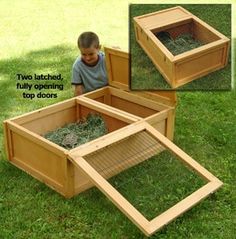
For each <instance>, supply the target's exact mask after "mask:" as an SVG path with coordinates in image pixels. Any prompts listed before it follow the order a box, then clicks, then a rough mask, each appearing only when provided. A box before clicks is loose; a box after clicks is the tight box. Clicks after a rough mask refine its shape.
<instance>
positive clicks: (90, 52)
mask: <svg viewBox="0 0 236 239" xmlns="http://www.w3.org/2000/svg"><path fill="white" fill-rule="evenodd" d="M99 49H100V48H99V47H94V46H91V47H89V48H82V47H81V48H80V52H81V58H82V60H83V61H85V63H87V64H88V65H94V64H95V63H96V62H97V60H98V52H99Z"/></svg>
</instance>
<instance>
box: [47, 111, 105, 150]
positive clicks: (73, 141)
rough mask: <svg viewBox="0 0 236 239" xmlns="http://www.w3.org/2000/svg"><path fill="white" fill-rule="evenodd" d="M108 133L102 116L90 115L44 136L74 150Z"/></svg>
mask: <svg viewBox="0 0 236 239" xmlns="http://www.w3.org/2000/svg"><path fill="white" fill-rule="evenodd" d="M107 132H108V129H107V126H106V124H105V121H104V119H103V118H102V116H101V115H99V114H92V113H90V114H88V116H87V117H86V118H82V119H80V120H79V121H78V122H76V123H70V124H66V125H64V126H63V127H61V128H58V129H56V130H54V131H50V132H48V133H46V134H45V135H43V136H44V138H46V139H48V140H50V141H52V142H53V143H56V144H58V145H60V146H62V147H64V148H66V149H73V148H75V147H77V146H79V145H81V144H84V143H87V142H89V141H91V140H93V139H96V138H98V137H101V136H103V135H105V134H106V133H107Z"/></svg>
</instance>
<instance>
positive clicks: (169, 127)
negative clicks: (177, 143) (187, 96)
mask: <svg viewBox="0 0 236 239" xmlns="http://www.w3.org/2000/svg"><path fill="white" fill-rule="evenodd" d="M174 127H175V109H172V110H169V111H168V117H167V122H166V137H167V138H168V139H169V140H171V141H173V139H174Z"/></svg>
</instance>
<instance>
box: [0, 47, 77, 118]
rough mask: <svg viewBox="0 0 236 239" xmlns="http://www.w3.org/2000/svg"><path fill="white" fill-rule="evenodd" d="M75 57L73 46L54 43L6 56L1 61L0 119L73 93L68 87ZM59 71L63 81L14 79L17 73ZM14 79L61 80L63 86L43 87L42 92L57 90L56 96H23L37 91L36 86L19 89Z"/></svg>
mask: <svg viewBox="0 0 236 239" xmlns="http://www.w3.org/2000/svg"><path fill="white" fill-rule="evenodd" d="M75 58H76V52H75V51H74V49H73V48H69V47H67V46H65V45H58V46H54V47H52V48H49V49H42V50H37V51H32V52H29V53H28V54H26V55H24V56H22V57H19V58H13V59H11V58H10V59H6V60H2V61H0V69H1V70H0V76H1V80H0V94H1V99H0V106H1V114H0V119H1V120H4V119H5V118H8V117H12V116H13V115H18V114H19V113H22V112H26V111H29V110H32V109H35V108H38V107H41V106H45V105H49V104H51V103H53V102H55V101H59V100H62V99H64V98H68V97H70V96H72V95H71V94H70V93H69V91H71V84H70V79H71V68H72V64H73V62H74V60H75ZM35 73H36V74H44V75H47V74H51V75H58V74H61V75H62V77H63V80H62V81H60V82H59V81H53V80H50V81H49V80H34V79H32V80H17V74H24V75H34V74H35ZM17 83H21V84H22V83H30V84H36V83H37V84H38V83H41V84H52V83H57V84H63V86H64V89H63V90H62V91H60V90H58V89H57V90H55V89H54V90H42V91H44V92H45V93H48V92H50V93H52V92H54V93H57V98H56V99H55V98H54V99H51V98H44V99H40V98H36V97H35V98H34V99H32V100H31V99H26V98H23V96H22V93H23V92H26V93H38V92H39V91H38V90H32V89H31V90H30V91H29V90H26V89H24V90H22V89H16V84H17Z"/></svg>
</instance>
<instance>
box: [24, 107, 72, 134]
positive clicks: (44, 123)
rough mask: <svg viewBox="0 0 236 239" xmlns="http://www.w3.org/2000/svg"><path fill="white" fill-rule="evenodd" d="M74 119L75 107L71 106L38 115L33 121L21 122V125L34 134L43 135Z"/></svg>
mask: <svg viewBox="0 0 236 239" xmlns="http://www.w3.org/2000/svg"><path fill="white" fill-rule="evenodd" d="M75 121H76V107H75V106H73V107H70V108H67V109H63V110H61V111H57V112H54V113H52V114H49V115H45V116H44V117H39V118H38V119H35V120H33V121H29V122H26V123H23V124H21V126H23V127H24V128H26V129H28V130H30V131H32V132H34V133H36V134H39V135H43V134H45V133H47V132H49V131H53V130H55V129H57V128H60V127H62V126H64V125H66V124H69V123H73V122H75Z"/></svg>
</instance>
